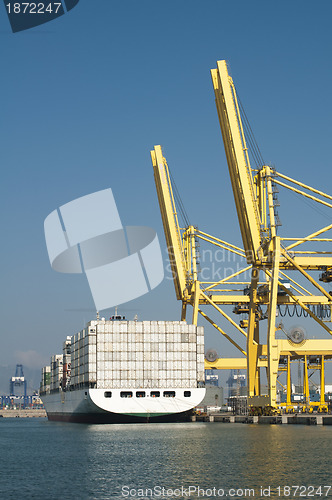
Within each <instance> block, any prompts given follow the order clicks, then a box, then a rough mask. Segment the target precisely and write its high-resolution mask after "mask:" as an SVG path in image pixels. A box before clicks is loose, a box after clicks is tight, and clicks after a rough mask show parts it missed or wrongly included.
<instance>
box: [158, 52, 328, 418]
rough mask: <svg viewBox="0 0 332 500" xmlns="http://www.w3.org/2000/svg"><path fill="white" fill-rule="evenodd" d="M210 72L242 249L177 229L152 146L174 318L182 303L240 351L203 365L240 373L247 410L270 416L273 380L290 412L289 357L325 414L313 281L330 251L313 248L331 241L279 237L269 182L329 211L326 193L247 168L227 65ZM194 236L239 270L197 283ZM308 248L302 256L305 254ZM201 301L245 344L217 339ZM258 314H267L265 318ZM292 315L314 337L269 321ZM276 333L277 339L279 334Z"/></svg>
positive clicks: (322, 312)
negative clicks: (232, 258) (315, 381)
mask: <svg viewBox="0 0 332 500" xmlns="http://www.w3.org/2000/svg"><path fill="white" fill-rule="evenodd" d="M211 75H212V82H213V87H214V92H215V99H216V106H217V111H218V117H219V122H220V127H221V132H222V137H223V141H224V147H225V152H226V158H227V163H228V169H229V175H230V179H231V184H232V189H233V196H234V200H235V205H236V210H237V215H238V220H239V226H240V231H241V236H242V241H243V247H244V248H243V249H241V248H239V247H237V246H235V245H232V244H230V243H228V242H226V241H223V240H221V239H219V238H216V237H214V236H211V235H209V234H207V233H204V232H201V231H199V230H198V229H197V228H195V227H194V226H190V225H188V226H187V227H185V228H180V226H179V221H178V214H177V210H176V206H175V201H174V196H173V189H172V184H171V180H170V173H169V169H168V165H167V162H166V159H165V158H164V156H163V153H162V149H161V147H160V146H155V148H154V150H153V151H151V157H152V163H153V169H154V176H155V183H156V188H157V193H158V200H159V205H160V210H161V215H162V220H163V225H164V231H165V237H166V242H167V246H168V252H169V258H170V264H171V269H172V274H173V280H174V284H175V290H176V296H177V299H178V300H181V301H182V315H181V318H182V319H185V318H186V311H187V306H188V305H191V306H192V307H193V316H192V322H193V323H194V324H197V319H198V314H200V315H202V316H203V317H204V318H205V319H206V320H207V321H208V322H209V323H210V324H212V325H213V326H214V327H215V328H216V329H217V330H218V331H219V332H220V333H221V334H222V335H223V336H224V337H225V338H226V339H227V340H228V341H229V342H231V343H232V345H233V346H235V347H236V348H237V349H238V350H239V351H240V353H241V356H240V357H239V358H220V359H210V360H208V361H206V368H217V369H229V368H232V369H244V368H246V369H247V385H248V404H249V406H250V407H251V408H252V409H253V411H257V412H261V411H264V409H265V410H266V409H271V411H273V409H274V408H276V407H277V383H279V384H280V385H281V386H282V387H283V388H285V389H286V391H287V402H286V405H287V407H289V408H291V406H292V401H291V369H290V366H291V363H292V362H294V361H298V360H301V362H302V364H303V371H304V397H305V406H306V407H307V409H308V408H310V406H311V404H312V403H311V402H310V398H309V370H310V369H318V370H320V386H321V387H320V392H321V396H320V406H321V408H325V400H324V363H325V361H326V360H327V359H331V358H332V338H328V339H324V338H317V337H319V336H320V332H327V333H328V334H330V335H332V330H331V327H330V326H329V323H330V321H331V308H332V296H331V295H330V293H328V291H327V290H326V289H325V288H324V287H323V286H322V285H321V284H320V283H319V282H318V281H319V280H320V281H322V282H325V283H329V282H332V252H330V251H328V250H321V245H324V244H326V243H331V241H332V239H331V238H322V237H321V235H324V233H327V232H328V231H329V230H331V229H332V224H330V225H328V226H326V227H323V228H319V229H317V230H316V231H315V232H313V233H311V234H309V235H305V236H304V237H294V238H289V237H281V236H279V235H278V234H277V226H278V216H277V200H276V196H275V193H276V190H277V186H281V187H283V188H287V189H290V190H291V191H293V192H295V193H297V194H299V195H302V196H304V197H306V198H309V199H310V200H313V201H315V202H317V203H320V204H323V205H324V206H326V207H329V208H332V203H331V201H332V196H330V195H328V194H326V193H323V192H322V191H319V190H317V189H314V188H311V187H310V186H308V185H306V184H304V183H302V182H299V181H296V180H294V179H292V178H290V177H288V176H286V175H283V174H281V173H279V172H277V171H276V170H275V169H274V168H272V167H270V166H268V165H264V164H263V163H262V164H261V165H259V167H258V168H256V169H255V170H254V169H252V168H251V165H250V161H249V154H248V147H247V143H246V137H245V133H244V128H245V124H243V120H242V118H241V113H240V106H239V101H238V98H237V94H236V90H235V86H234V83H233V81H232V78H231V77H230V75H229V72H228V68H227V64H226V61H218V62H217V68H216V69H213V70H212V71H211ZM284 181H286V182H284ZM199 240H202V241H204V242H207V243H210V244H212V245H214V246H216V247H218V248H222V249H224V250H227V251H228V252H231V253H233V254H235V255H238V256H241V257H242V258H245V259H246V261H247V266H245V267H244V268H243V269H241V270H239V271H237V272H234V273H232V274H231V275H230V276H227V277H225V278H223V279H221V280H219V281H217V282H207V281H202V280H200V276H199V271H198V266H197V259H198V242H199ZM309 243H310V245H311V247H310V250H308V249H304V246H308V244H309ZM301 245H302V247H301ZM299 247H301V249H299ZM249 270H250V274H251V279H250V281H239V277H240V276H241V274H243V273H247V272H248V271H249ZM313 271H316V273H317V271H320V272H321V274H320V278H319V280H318V281H317V279H316V278H314V277H313V275H314V273H313ZM289 272H296V274H297V276H296V279H300V282H298V281H297V280H295V279H293V278H292V277H290V276H289ZM298 276H299V277H300V278H298ZM304 282H307V283H304ZM303 283H304V284H303ZM239 285H243V286H244V288H243V291H242V293H239V288H238V287H239ZM234 286H235V287H236V288H234ZM206 305H210V306H212V307H213V308H214V310H216V311H217V312H218V313H219V314H220V315H221V316H222V317H223V318H225V319H226V320H227V321H228V322H229V324H230V325H232V328H233V330H234V331H235V332H237V333H240V334H241V335H242V336H244V337H245V340H246V347H245V348H243V347H242V346H241V345H240V343H239V342H238V341H237V340H235V338H234V334H230V333H226V332H225V331H224V329H223V328H221V326H220V325H218V324H217V323H216V322H215V321H214V320H213V319H211V318H210V317H209V316H208V315H207V313H206V311H205V310H204V311H203V310H202V309H201V307H202V306H206ZM229 305H233V306H234V308H233V312H234V313H235V314H242V315H245V316H246V319H242V320H241V321H240V324H238V323H237V321H235V320H234V319H233V318H232V317H231V316H230V315H229V314H227V313H226V312H225V310H224V309H223V308H222V307H221V306H229ZM263 308H266V311H265V312H264V313H263ZM295 310H296V313H297V315H300V314H303V316H307V317H310V318H311V319H312V320H313V321H312V322H311V327H312V328H314V330H313V331H314V333H315V337H316V338H315V339H306V338H305V336H304V334H303V332H299V330H297V331H292V332H290V333H288V332H287V331H285V328H284V327H283V325H282V323H278V322H277V321H278V320H277V317H278V314H279V313H280V314H281V315H282V311H284V315H285V314H286V313H287V312H289V313H291V311H293V314H294V311H295ZM262 320H267V321H266V323H267V326H266V328H265V329H264V331H263V330H262V328H260V325H261V323H262ZM281 332H284V334H285V335H284V337H285V338H278V335H279V334H280V333H281ZM261 369H265V370H266V374H267V382H268V394H267V395H262V394H261ZM283 372H286V385H285V386H284V385H283V384H281V382H280V381H279V376H280V374H282V373H283ZM316 404H317V403H316Z"/></svg>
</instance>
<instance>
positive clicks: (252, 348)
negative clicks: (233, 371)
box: [247, 268, 259, 397]
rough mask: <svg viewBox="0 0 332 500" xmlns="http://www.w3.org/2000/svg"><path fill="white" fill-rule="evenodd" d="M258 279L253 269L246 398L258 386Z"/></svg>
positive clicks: (253, 392) (253, 394)
mask: <svg viewBox="0 0 332 500" xmlns="http://www.w3.org/2000/svg"><path fill="white" fill-rule="evenodd" d="M258 279H259V271H258V269H255V268H253V270H252V277H251V288H250V304H249V318H248V319H249V322H248V334H247V384H248V396H249V397H251V396H255V395H258V394H259V392H257V389H258V390H259V388H258V387H257V385H258V383H257V382H258V381H257V378H258V375H259V373H258V371H259V369H258V366H257V364H258V342H257V343H255V342H254V340H256V341H257V338H255V337H257V336H258V337H259V325H258V321H257V322H256V315H255V313H256V301H257V284H258Z"/></svg>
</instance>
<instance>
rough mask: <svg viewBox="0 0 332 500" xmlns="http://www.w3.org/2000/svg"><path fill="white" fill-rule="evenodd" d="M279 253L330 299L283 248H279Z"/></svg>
mask: <svg viewBox="0 0 332 500" xmlns="http://www.w3.org/2000/svg"><path fill="white" fill-rule="evenodd" d="M281 253H282V255H283V256H284V257H286V259H287V260H288V261H289V262H290V263H291V264H292V265H293V266H294V267H295V268H296V269H297V270H298V271H299V272H300V273H301V274H303V276H305V277H306V278H307V280H308V281H310V283H311V284H312V285H314V286H315V287H316V288H317V289H318V290H319V291H320V292H321V293H322V294H323V295H325V297H326V298H327V299H328V300H329V301H332V297H331V295H330V294H329V293H328V292H327V291H326V290H325V289H324V288H323V287H322V286H321V285H320V284H319V283H317V281H315V280H314V279H313V278H312V277H311V276H310V274H308V273H307V272H306V271H305V270H304V269H302V267H301V266H300V265H299V264H297V262H296V261H295V260H294V259H292V257H291V256H290V255H288V253H287V252H286V251H285V250H282V249H281Z"/></svg>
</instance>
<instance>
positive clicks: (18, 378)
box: [9, 365, 27, 400]
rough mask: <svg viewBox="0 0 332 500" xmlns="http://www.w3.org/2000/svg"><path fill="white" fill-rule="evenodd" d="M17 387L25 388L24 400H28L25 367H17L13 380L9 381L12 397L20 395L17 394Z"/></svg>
mask: <svg viewBox="0 0 332 500" xmlns="http://www.w3.org/2000/svg"><path fill="white" fill-rule="evenodd" d="M17 387H23V391H24V394H23V395H24V400H26V397H27V381H26V380H25V377H24V373H23V365H16V372H15V376H14V377H11V379H10V381H9V392H10V395H11V396H18V395H19V394H16V389H17Z"/></svg>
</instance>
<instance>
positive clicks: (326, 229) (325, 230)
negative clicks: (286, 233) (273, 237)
mask: <svg viewBox="0 0 332 500" xmlns="http://www.w3.org/2000/svg"><path fill="white" fill-rule="evenodd" d="M330 229H332V224H329V225H328V226H325V227H323V228H322V229H319V231H316V232H314V233H312V234H309V235H308V236H306V237H305V238H293V239H294V240H299V241H296V242H295V243H292V244H291V245H289V246H288V247H287V248H286V250H291V249H292V248H294V247H297V246H299V245H301V244H302V243H304V242H306V241H310V240H312V239H313V238H315V237H316V236H319V235H320V234H323V233H326V232H327V231H329V230H330ZM283 239H286V238H283Z"/></svg>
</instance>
